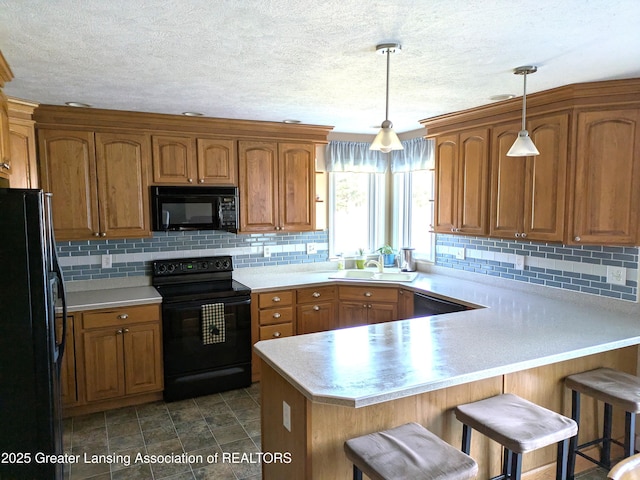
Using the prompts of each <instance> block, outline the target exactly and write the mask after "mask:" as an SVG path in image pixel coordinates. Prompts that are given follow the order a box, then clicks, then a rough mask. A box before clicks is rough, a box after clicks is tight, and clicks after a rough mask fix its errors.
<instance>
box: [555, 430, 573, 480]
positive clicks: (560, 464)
mask: <svg viewBox="0 0 640 480" xmlns="http://www.w3.org/2000/svg"><path fill="white" fill-rule="evenodd" d="M571 438H572V439H573V438H574V437H571ZM568 461H569V439H568V438H565V439H564V440H563V441H562V442H558V459H557V461H556V480H564V479H566V478H569V477H568V476H567V475H568V471H569V463H568Z"/></svg>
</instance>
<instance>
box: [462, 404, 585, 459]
mask: <svg viewBox="0 0 640 480" xmlns="http://www.w3.org/2000/svg"><path fill="white" fill-rule="evenodd" d="M455 414H456V418H457V419H458V420H460V421H461V422H462V423H464V424H466V425H468V426H470V427H471V428H473V429H474V430H477V431H478V432H480V433H482V434H484V435H486V436H487V437H489V438H491V439H493V440H495V441H496V442H498V443H500V444H501V445H503V446H504V447H506V448H507V449H509V450H511V451H512V452H515V453H524V452H528V451H531V450H536V449H538V448H541V447H545V446H547V445H551V444H553V443H558V442H560V441H562V440H564V439H566V438H569V437H573V436H574V435H575V434H576V433H578V426H577V424H576V422H574V421H573V420H571V419H570V418H567V417H565V416H563V415H560V414H558V413H556V412H553V411H551V410H548V409H546V408H543V407H541V406H539V405H536V404H535V403H532V402H529V401H528V400H525V399H523V398H520V397H518V396H517V395H513V394H510V393H507V394H504V395H498V396H495V397H491V398H487V399H485V400H480V401H478V402H473V403H467V404H466V405H460V406H458V407H456V409H455Z"/></svg>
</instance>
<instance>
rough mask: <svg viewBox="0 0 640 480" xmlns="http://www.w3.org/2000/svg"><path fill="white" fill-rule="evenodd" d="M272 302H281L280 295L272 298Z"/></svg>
mask: <svg viewBox="0 0 640 480" xmlns="http://www.w3.org/2000/svg"><path fill="white" fill-rule="evenodd" d="M271 301H272V302H279V301H280V297H273V298H272V299H271Z"/></svg>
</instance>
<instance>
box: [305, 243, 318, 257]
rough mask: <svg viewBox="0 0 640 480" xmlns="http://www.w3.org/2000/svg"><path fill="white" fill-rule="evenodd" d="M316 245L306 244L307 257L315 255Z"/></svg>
mask: <svg viewBox="0 0 640 480" xmlns="http://www.w3.org/2000/svg"><path fill="white" fill-rule="evenodd" d="M316 252H317V250H316V244H315V243H307V255H313V254H314V253H316Z"/></svg>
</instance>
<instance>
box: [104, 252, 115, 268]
mask: <svg viewBox="0 0 640 480" xmlns="http://www.w3.org/2000/svg"><path fill="white" fill-rule="evenodd" d="M111 265H113V257H112V256H111V254H106V255H102V268H111Z"/></svg>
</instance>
